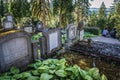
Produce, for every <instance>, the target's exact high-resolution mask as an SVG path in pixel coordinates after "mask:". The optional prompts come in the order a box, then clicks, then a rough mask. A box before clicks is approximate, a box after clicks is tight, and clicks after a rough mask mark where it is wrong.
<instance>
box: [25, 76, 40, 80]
mask: <svg viewBox="0 0 120 80" xmlns="http://www.w3.org/2000/svg"><path fill="white" fill-rule="evenodd" d="M27 80H39V77H37V76H30V77H28V78H27Z"/></svg>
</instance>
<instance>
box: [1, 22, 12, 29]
mask: <svg viewBox="0 0 120 80" xmlns="http://www.w3.org/2000/svg"><path fill="white" fill-rule="evenodd" d="M3 26H4V30H11V29H13V28H14V25H13V22H11V21H4V23H3Z"/></svg>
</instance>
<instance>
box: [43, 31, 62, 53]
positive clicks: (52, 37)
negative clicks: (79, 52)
mask: <svg viewBox="0 0 120 80" xmlns="http://www.w3.org/2000/svg"><path fill="white" fill-rule="evenodd" d="M43 36H44V38H45V40H44V39H43V40H44V41H45V42H44V43H45V44H44V47H46V50H44V53H47V54H48V55H49V54H51V53H53V52H55V51H57V50H59V49H60V48H61V47H62V40H61V30H59V29H53V30H49V31H47V32H43Z"/></svg>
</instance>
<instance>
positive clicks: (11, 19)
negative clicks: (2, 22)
mask: <svg viewBox="0 0 120 80" xmlns="http://www.w3.org/2000/svg"><path fill="white" fill-rule="evenodd" d="M6 20H7V21H11V22H13V17H12V15H10V14H7V15H6Z"/></svg>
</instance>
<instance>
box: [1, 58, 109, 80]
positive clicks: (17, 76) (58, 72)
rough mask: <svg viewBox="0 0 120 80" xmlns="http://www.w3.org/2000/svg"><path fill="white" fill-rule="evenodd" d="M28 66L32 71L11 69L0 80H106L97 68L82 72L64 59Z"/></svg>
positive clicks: (39, 62)
mask: <svg viewBox="0 0 120 80" xmlns="http://www.w3.org/2000/svg"><path fill="white" fill-rule="evenodd" d="M29 66H30V67H32V69H31V70H29V71H25V72H20V70H19V69H17V68H14V67H12V68H11V69H10V72H6V73H4V74H0V80H107V78H106V76H105V75H104V74H103V75H100V73H99V70H98V69H97V68H91V69H87V70H83V69H81V68H80V67H78V66H77V65H73V66H70V65H68V64H67V62H66V60H65V59H60V60H58V59H47V60H45V61H40V60H37V61H36V63H34V64H31V65H29Z"/></svg>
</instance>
